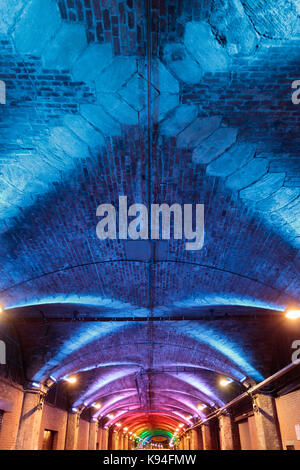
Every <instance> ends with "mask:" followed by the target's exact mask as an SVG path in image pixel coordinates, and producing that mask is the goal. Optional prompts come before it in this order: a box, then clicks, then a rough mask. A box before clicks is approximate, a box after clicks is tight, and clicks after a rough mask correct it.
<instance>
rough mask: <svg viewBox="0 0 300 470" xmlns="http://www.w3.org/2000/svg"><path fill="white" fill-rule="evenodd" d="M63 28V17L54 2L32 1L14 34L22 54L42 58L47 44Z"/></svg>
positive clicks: (16, 44)
mask: <svg viewBox="0 0 300 470" xmlns="http://www.w3.org/2000/svg"><path fill="white" fill-rule="evenodd" d="M60 26H61V16H60V13H59V9H58V6H57V3H56V2H55V1H54V0H32V1H31V2H27V5H26V7H25V8H24V10H23V11H22V14H21V15H20V17H19V18H18V21H17V23H16V25H15V28H14V32H13V39H14V43H15V46H16V48H17V50H18V52H20V54H30V55H37V56H40V55H41V53H42V51H43V49H44V48H45V46H46V44H47V43H48V42H49V41H50V39H51V38H54V36H55V35H56V33H57V31H58V30H59V28H60Z"/></svg>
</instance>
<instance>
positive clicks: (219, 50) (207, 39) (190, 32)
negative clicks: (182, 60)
mask: <svg viewBox="0 0 300 470" xmlns="http://www.w3.org/2000/svg"><path fill="white" fill-rule="evenodd" d="M184 44H185V47H186V48H187V50H188V52H189V53H190V54H191V55H192V56H193V57H194V59H195V60H196V61H197V62H198V64H199V65H200V66H201V69H202V71H203V72H212V73H214V72H224V71H226V70H227V69H228V66H229V64H230V58H229V56H228V55H227V53H226V50H225V49H224V48H223V47H222V46H221V45H220V44H219V43H218V41H217V40H216V38H215V37H214V36H213V34H212V31H211V28H210V26H209V24H207V23H205V22H204V21H202V22H196V21H191V22H189V23H187V25H186V29H185V34H184Z"/></svg>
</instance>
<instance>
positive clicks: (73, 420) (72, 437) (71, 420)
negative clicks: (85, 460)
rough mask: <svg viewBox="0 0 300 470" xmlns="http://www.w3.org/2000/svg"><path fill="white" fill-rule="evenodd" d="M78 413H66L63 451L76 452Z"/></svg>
mask: <svg viewBox="0 0 300 470" xmlns="http://www.w3.org/2000/svg"><path fill="white" fill-rule="evenodd" d="M79 423H80V412H77V413H72V412H69V413H68V423H67V432H66V443H65V450H77V444H78V431H79Z"/></svg>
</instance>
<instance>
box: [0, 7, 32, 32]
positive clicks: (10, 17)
mask: <svg viewBox="0 0 300 470" xmlns="http://www.w3.org/2000/svg"><path fill="white" fill-rule="evenodd" d="M26 3H27V2H26V0H2V1H1V2H0V33H1V34H8V32H9V31H10V29H11V27H12V26H13V25H14V23H15V20H16V17H17V15H18V14H19V13H20V12H21V10H22V8H24V6H25V5H26Z"/></svg>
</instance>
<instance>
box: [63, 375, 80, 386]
mask: <svg viewBox="0 0 300 470" xmlns="http://www.w3.org/2000/svg"><path fill="white" fill-rule="evenodd" d="M65 380H66V382H69V384H76V382H77V379H76V377H74V376H73V377H66V378H65Z"/></svg>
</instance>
